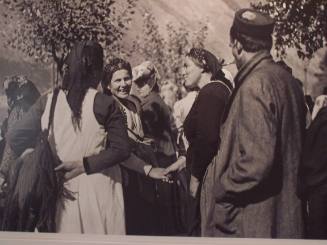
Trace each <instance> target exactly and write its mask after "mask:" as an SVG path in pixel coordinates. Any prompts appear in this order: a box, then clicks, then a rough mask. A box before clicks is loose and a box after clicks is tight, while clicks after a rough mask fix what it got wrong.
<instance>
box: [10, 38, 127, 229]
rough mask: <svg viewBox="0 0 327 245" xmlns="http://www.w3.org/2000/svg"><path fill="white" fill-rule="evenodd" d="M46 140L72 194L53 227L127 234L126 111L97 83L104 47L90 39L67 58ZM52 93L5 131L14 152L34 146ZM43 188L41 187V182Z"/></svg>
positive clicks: (60, 205)
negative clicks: (123, 174) (123, 166)
mask: <svg viewBox="0 0 327 245" xmlns="http://www.w3.org/2000/svg"><path fill="white" fill-rule="evenodd" d="M66 65H67V69H66V72H65V74H64V79H63V88H62V89H60V90H59V93H58V96H57V102H56V105H55V110H54V117H53V123H52V128H51V129H50V131H49V143H50V146H51V148H52V150H53V153H54V154H56V155H57V156H58V158H59V159H60V161H61V164H60V165H59V166H57V167H56V169H55V170H56V171H63V172H64V173H65V178H66V180H67V181H66V183H65V188H66V189H67V190H68V191H70V192H71V194H72V197H71V198H69V199H68V198H64V197H63V198H62V199H61V200H59V201H58V203H56V204H54V205H58V208H57V214H56V232H62V233H97V234H121V235H123V234H125V217H124V201H123V190H122V183H121V182H122V177H121V171H120V167H119V165H118V164H119V163H120V162H122V161H124V160H125V159H127V158H128V157H129V154H130V147H129V142H128V136H127V129H126V123H125V119H124V116H123V114H122V112H121V110H120V108H119V105H118V103H117V102H116V101H115V100H114V99H113V98H112V97H110V96H107V95H104V94H102V93H99V92H98V91H97V90H96V88H97V86H98V84H99V81H100V79H101V76H102V71H103V49H102V47H101V46H100V45H99V44H98V43H96V42H94V41H82V42H78V43H77V44H76V45H74V47H73V49H72V51H71V52H70V54H69V56H68V58H67V60H66ZM52 97H53V93H49V94H46V95H45V96H43V97H41V99H40V100H38V101H37V102H36V103H35V105H34V106H33V107H32V108H31V110H30V111H29V112H28V114H27V115H26V116H25V117H24V118H23V119H22V120H21V121H19V122H17V123H16V124H15V125H14V127H13V129H12V130H11V131H10V132H9V144H10V145H11V147H12V149H13V150H14V151H15V152H16V154H17V155H20V154H21V153H22V152H23V151H24V150H25V149H26V148H33V142H34V139H35V138H36V137H37V135H38V134H39V132H40V131H41V130H44V129H46V128H47V125H48V120H49V111H50V105H51V101H52ZM40 188H42V187H40Z"/></svg>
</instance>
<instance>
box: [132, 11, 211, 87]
mask: <svg viewBox="0 0 327 245" xmlns="http://www.w3.org/2000/svg"><path fill="white" fill-rule="evenodd" d="M165 32H166V33H167V36H163V34H162V33H165ZM206 37H207V26H206V25H205V24H203V23H199V28H198V29H197V30H195V31H192V30H191V29H189V28H187V27H186V25H184V24H179V25H176V23H174V24H173V23H168V24H167V25H166V26H165V31H163V30H160V29H159V25H158V24H157V21H156V19H155V17H154V16H153V15H152V14H151V13H149V12H146V13H145V14H144V15H143V30H142V35H141V37H140V36H139V37H137V38H136V41H134V44H133V50H132V51H131V53H132V54H133V55H139V56H141V57H142V58H143V60H151V61H152V62H154V63H155V65H156V66H157V68H158V70H159V72H160V75H161V77H162V79H161V81H164V80H167V79H172V80H173V81H174V82H176V83H177V84H178V85H181V82H182V78H181V68H182V66H183V57H184V56H185V54H186V53H187V52H188V51H189V49H190V48H192V47H203V44H204V41H205V39H206Z"/></svg>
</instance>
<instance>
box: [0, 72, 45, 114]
mask: <svg viewBox="0 0 327 245" xmlns="http://www.w3.org/2000/svg"><path fill="white" fill-rule="evenodd" d="M3 87H4V90H5V93H6V96H7V101H8V106H9V111H11V110H12V109H13V107H15V106H16V105H20V106H21V107H22V108H23V110H25V111H26V110H28V108H29V107H30V106H31V105H33V104H34V103H35V101H36V100H37V99H38V98H39V97H40V92H39V90H38V89H37V88H36V87H35V85H34V84H33V82H31V81H30V80H28V79H27V78H26V77H25V76H22V75H15V76H8V77H6V78H5V80H4V82H3Z"/></svg>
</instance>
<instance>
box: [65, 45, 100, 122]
mask: <svg viewBox="0 0 327 245" xmlns="http://www.w3.org/2000/svg"><path fill="white" fill-rule="evenodd" d="M65 64H66V65H67V72H66V73H65V74H64V79H63V86H62V87H63V89H64V90H67V91H68V94H67V101H68V104H69V106H70V109H71V110H72V113H73V115H72V120H73V124H74V125H75V126H78V128H80V120H81V114H82V104H83V101H84V97H85V94H86V92H87V90H88V89H89V88H96V87H97V86H98V84H99V82H100V79H101V74H102V69H103V49H102V47H101V45H100V44H98V43H97V42H95V41H82V42H78V43H76V44H75V45H74V47H73V48H72V50H71V52H70V54H69V55H68V57H67V59H66V61H65Z"/></svg>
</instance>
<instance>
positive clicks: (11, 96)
mask: <svg viewBox="0 0 327 245" xmlns="http://www.w3.org/2000/svg"><path fill="white" fill-rule="evenodd" d="M3 87H4V90H5V94H6V97H7V104H8V117H7V118H6V119H5V120H4V122H3V123H2V126H1V137H3V139H2V141H1V142H2V143H1V144H2V147H1V148H2V149H1V152H0V154H1V155H0V185H1V191H0V192H1V195H0V209H1V211H0V212H1V214H0V215H1V217H0V220H2V215H3V208H4V205H5V204H4V199H3V198H4V197H5V193H4V192H3V191H4V190H3V189H4V188H5V183H6V179H7V177H8V171H9V168H10V166H11V165H12V164H13V163H14V161H15V160H16V159H17V157H18V156H17V154H15V152H14V151H13V150H12V149H11V148H10V146H9V144H8V143H7V142H6V138H7V132H8V131H9V130H11V128H12V127H13V125H14V124H15V122H17V121H18V120H21V119H22V118H23V116H24V115H25V114H26V113H27V111H28V109H29V108H30V107H31V106H32V105H33V104H34V103H35V101H36V100H37V99H38V98H39V97H40V92H39V91H38V89H37V88H36V86H35V85H34V83H33V82H31V81H30V80H28V79H27V78H26V77H25V76H22V75H15V76H9V77H6V78H5V80H4V83H3ZM3 184H4V185H3ZM2 185H3V186H2Z"/></svg>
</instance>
